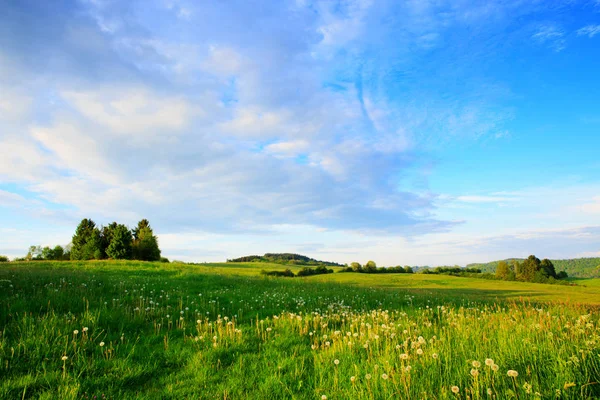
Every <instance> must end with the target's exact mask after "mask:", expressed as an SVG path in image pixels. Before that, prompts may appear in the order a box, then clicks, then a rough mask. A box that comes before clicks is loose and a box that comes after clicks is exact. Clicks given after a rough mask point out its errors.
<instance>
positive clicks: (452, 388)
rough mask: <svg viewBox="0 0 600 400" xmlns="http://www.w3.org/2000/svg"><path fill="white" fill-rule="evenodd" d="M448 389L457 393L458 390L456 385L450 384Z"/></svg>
mask: <svg viewBox="0 0 600 400" xmlns="http://www.w3.org/2000/svg"><path fill="white" fill-rule="evenodd" d="M450 390H452V393H458V392H459V391H460V389H459V388H458V386H452V387H451V388H450Z"/></svg>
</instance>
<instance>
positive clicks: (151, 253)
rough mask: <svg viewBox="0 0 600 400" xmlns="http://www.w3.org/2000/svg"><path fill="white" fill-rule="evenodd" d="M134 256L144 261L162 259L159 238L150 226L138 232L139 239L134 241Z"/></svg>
mask: <svg viewBox="0 0 600 400" xmlns="http://www.w3.org/2000/svg"><path fill="white" fill-rule="evenodd" d="M133 258H135V259H136V260H144V261H158V260H160V249H159V248H158V240H157V238H156V236H154V234H153V232H152V229H150V226H146V227H143V228H141V229H140V230H139V231H138V232H137V239H135V240H134V241H133Z"/></svg>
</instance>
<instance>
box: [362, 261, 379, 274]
mask: <svg viewBox="0 0 600 400" xmlns="http://www.w3.org/2000/svg"><path fill="white" fill-rule="evenodd" d="M376 271H377V264H375V261H367V263H366V264H365V272H376Z"/></svg>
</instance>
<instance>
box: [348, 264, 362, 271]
mask: <svg viewBox="0 0 600 400" xmlns="http://www.w3.org/2000/svg"><path fill="white" fill-rule="evenodd" d="M350 267H351V268H352V271H354V272H362V265H360V263H357V262H353V263H352V264H350Z"/></svg>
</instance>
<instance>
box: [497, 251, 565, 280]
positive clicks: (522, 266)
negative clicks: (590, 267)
mask: <svg viewBox="0 0 600 400" xmlns="http://www.w3.org/2000/svg"><path fill="white" fill-rule="evenodd" d="M567 277H568V274H567V273H566V272H565V271H560V272H558V273H557V272H556V269H555V268H554V264H553V263H552V261H550V260H548V259H547V258H544V259H543V260H540V259H539V258H537V257H536V256H534V255H531V256H529V257H528V258H527V259H526V260H524V261H523V262H519V261H518V260H512V261H511V263H510V264H509V263H507V262H506V261H500V262H499V263H498V266H497V267H496V278H497V279H502V280H507V281H525V282H538V283H548V282H552V281H554V280H557V279H565V278H567Z"/></svg>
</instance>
